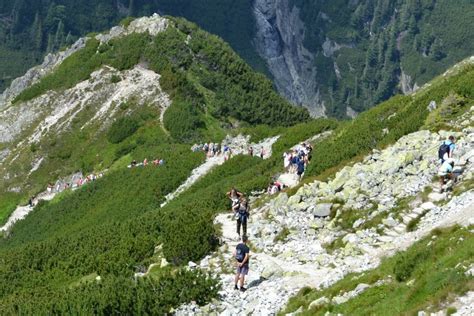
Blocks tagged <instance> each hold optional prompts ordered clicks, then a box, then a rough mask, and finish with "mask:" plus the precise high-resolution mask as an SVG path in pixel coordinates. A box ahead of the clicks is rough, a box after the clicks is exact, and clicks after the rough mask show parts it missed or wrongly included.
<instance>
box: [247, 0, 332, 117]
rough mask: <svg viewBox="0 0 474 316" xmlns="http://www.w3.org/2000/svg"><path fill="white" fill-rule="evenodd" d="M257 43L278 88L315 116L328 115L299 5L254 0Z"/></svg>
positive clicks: (270, 0)
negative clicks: (306, 44)
mask: <svg viewBox="0 0 474 316" xmlns="http://www.w3.org/2000/svg"><path fill="white" fill-rule="evenodd" d="M253 11H254V16H255V21H256V25H257V33H256V38H255V46H256V48H257V51H258V53H259V54H260V56H262V58H264V60H266V62H267V65H268V68H269V70H270V72H271V73H272V75H273V77H274V79H275V80H274V81H275V84H276V86H277V88H278V90H279V91H280V92H281V93H282V94H283V95H284V96H286V97H287V98H288V99H289V100H290V101H292V102H293V103H295V104H299V105H304V106H306V107H307V108H308V109H309V111H310V113H311V114H312V115H313V116H324V115H325V108H324V103H323V102H322V100H321V98H320V94H319V91H318V87H317V84H316V81H315V78H316V69H315V68H314V67H313V64H314V56H313V54H311V53H310V52H309V51H308V50H307V49H306V48H305V47H304V45H303V40H304V34H305V26H304V24H303V22H302V21H301V19H300V12H299V9H298V8H297V7H295V6H291V7H290V3H289V1H287V0H257V1H255V2H254V7H253Z"/></svg>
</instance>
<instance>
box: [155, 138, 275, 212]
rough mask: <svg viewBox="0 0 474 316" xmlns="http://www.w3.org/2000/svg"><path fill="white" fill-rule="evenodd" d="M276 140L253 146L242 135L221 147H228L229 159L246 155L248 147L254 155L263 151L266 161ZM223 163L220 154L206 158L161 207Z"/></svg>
mask: <svg viewBox="0 0 474 316" xmlns="http://www.w3.org/2000/svg"><path fill="white" fill-rule="evenodd" d="M278 138H279V136H275V137H270V138H266V139H264V140H262V141H261V142H259V143H257V144H253V143H249V137H244V136H242V135H239V136H237V137H230V136H228V137H226V139H225V140H224V141H223V143H222V147H223V146H224V145H227V146H229V148H230V149H231V152H232V155H231V158H232V157H233V156H235V155H242V154H248V148H249V147H253V148H254V153H259V152H260V151H261V150H262V149H263V151H264V152H265V155H264V157H263V159H267V158H269V157H271V155H272V146H273V144H274V143H275V142H276V141H277V140H278ZM224 162H225V157H224V155H222V154H221V155H218V156H215V157H209V158H207V159H206V161H205V162H204V163H203V164H202V165H200V166H199V167H197V168H196V169H194V170H193V171H192V172H191V175H190V176H189V177H188V178H187V179H186V181H185V182H184V183H183V184H181V185H180V186H179V187H178V188H177V189H176V190H175V191H174V192H172V193H170V194H168V195H167V196H166V201H165V202H163V203H162V204H161V207H163V206H165V205H166V204H168V203H169V201H171V200H173V199H175V198H176V197H177V196H179V195H180V194H181V193H183V192H184V191H186V190H187V189H188V188H190V187H191V186H192V185H193V184H194V183H196V181H198V180H199V179H200V178H201V177H203V176H205V175H206V174H208V173H209V172H210V171H211V170H212V169H213V168H214V167H217V166H220V165H222V164H223V163H224Z"/></svg>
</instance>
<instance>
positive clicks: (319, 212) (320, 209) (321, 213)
mask: <svg viewBox="0 0 474 316" xmlns="http://www.w3.org/2000/svg"><path fill="white" fill-rule="evenodd" d="M331 207H332V204H331V203H322V204H318V205H316V206H315V208H314V209H313V215H314V216H315V217H326V216H329V214H331Z"/></svg>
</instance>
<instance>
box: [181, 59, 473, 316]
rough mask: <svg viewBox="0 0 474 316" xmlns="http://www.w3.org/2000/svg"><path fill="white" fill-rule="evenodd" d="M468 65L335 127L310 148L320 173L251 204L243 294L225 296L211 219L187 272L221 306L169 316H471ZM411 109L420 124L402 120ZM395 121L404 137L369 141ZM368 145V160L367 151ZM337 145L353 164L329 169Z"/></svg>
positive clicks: (228, 223) (222, 223)
mask: <svg viewBox="0 0 474 316" xmlns="http://www.w3.org/2000/svg"><path fill="white" fill-rule="evenodd" d="M473 61H474V59H473V58H471V59H470V60H468V61H466V62H465V63H463V64H462V65H459V66H457V67H456V68H455V69H453V70H452V71H450V72H449V73H447V74H445V75H444V76H442V77H440V78H438V79H437V80H436V81H434V82H432V83H431V84H430V85H429V86H426V87H424V88H422V90H421V91H419V92H417V93H416V94H414V95H413V96H411V97H406V98H395V99H393V100H390V101H389V102H388V103H386V104H382V105H379V106H377V107H375V108H374V109H371V110H370V111H368V112H366V113H364V114H363V115H361V116H359V117H358V118H357V119H355V120H354V121H353V122H351V123H350V124H347V125H345V126H344V125H342V126H340V127H339V128H338V129H336V130H334V132H333V133H332V136H330V137H329V138H327V139H323V140H321V141H320V142H318V143H316V144H315V148H316V153H315V154H314V158H313V160H312V162H311V164H310V170H311V168H316V169H312V170H313V172H314V170H318V169H319V165H320V162H321V160H319V159H320V158H323V157H324V158H325V159H327V158H328V156H326V155H325V153H324V151H325V150H327V151H329V153H330V154H328V155H329V156H330V157H335V159H332V160H331V161H329V162H327V165H324V166H322V167H321V169H319V171H318V172H317V173H319V177H318V178H316V179H315V178H309V179H307V180H305V181H304V182H306V183H305V184H303V185H300V186H299V187H297V188H296V189H291V190H289V191H287V192H282V193H279V194H277V196H276V197H267V196H264V197H261V198H260V199H259V200H258V201H257V202H256V203H254V208H252V212H251V222H250V224H249V239H250V244H251V259H250V274H249V277H248V280H247V285H248V290H247V291H246V292H245V293H240V292H239V291H235V290H234V288H233V277H234V276H233V273H234V271H233V266H232V263H233V262H234V260H235V259H234V258H233V256H232V250H233V249H234V247H235V246H236V244H237V241H236V232H235V219H233V217H232V216H231V215H230V214H228V213H222V214H219V215H218V216H217V217H216V218H215V223H216V225H218V226H219V227H221V231H222V239H223V243H222V245H221V248H219V249H218V250H217V251H216V252H215V253H213V254H211V255H209V256H207V257H205V258H204V259H203V260H201V261H200V263H199V265H198V266H199V268H200V269H201V270H203V271H209V272H212V273H216V274H217V276H219V277H220V279H221V281H222V283H223V284H224V286H223V289H222V290H221V292H220V293H221V300H220V301H219V302H213V303H212V304H208V305H205V306H201V307H200V306H196V305H195V304H191V305H184V306H181V307H180V308H179V309H178V311H177V315H189V314H196V315H200V314H208V313H213V312H215V313H217V314H222V315H228V314H231V315H233V314H252V315H273V314H276V313H278V312H279V311H280V314H281V315H300V314H301V315H327V313H328V312H329V313H331V314H332V313H339V314H344V315H367V314H374V315H400V314H416V313H417V312H419V311H420V312H423V311H425V312H439V313H440V314H444V313H453V312H454V311H456V310H458V312H459V314H458V315H471V314H472V311H473V310H472V306H473V295H472V293H473V292H474V287H473V277H474V274H473V272H472V271H473V265H474V261H473V258H474V256H473V251H472V246H473V245H474V239H473V236H474V235H473V227H474V226H473V224H474V188H473V179H474V178H473V177H474V129H473V127H474V90H472V88H471V87H472V82H474V68H473ZM428 96H429V97H433V99H430V98H429V97H428ZM425 97H428V100H431V101H429V102H426V100H427V99H425ZM438 98H440V99H439V100H440V101H437V100H438ZM435 100H436V101H435ZM393 103H397V104H398V108H397V110H396V111H394V112H387V108H386V106H387V104H392V105H393ZM430 103H431V105H432V106H431V111H430V110H428V106H429V104H430ZM435 103H436V104H437V106H436V109H434V108H435V107H434V106H433V104H435ZM392 108H393V107H392ZM413 108H416V112H418V113H419V115H417V116H414V115H413V112H411V111H412V110H413ZM407 113H411V114H409V117H410V119H408V117H406V116H405V114H407ZM397 116H400V119H401V120H403V121H405V124H406V125H399V126H400V127H401V129H400V132H401V133H405V134H406V135H405V136H403V137H400V136H395V138H392V139H391V140H389V139H383V138H382V139H380V138H377V136H376V135H377V134H378V133H379V132H382V134H385V135H389V134H390V131H391V130H392V129H394V128H397V127H396V126H394V125H392V124H393V123H394V122H393V121H392V120H394V119H395V118H396V117H397ZM391 121H392V122H391ZM371 123H374V124H375V125H371ZM403 126H405V127H403ZM419 129H420V130H419ZM440 129H447V130H440ZM364 130H366V133H364V132H363V131H364ZM410 130H411V131H410ZM349 131H351V132H352V133H349ZM370 135H374V136H373V137H371V136H370ZM399 135H400V134H399ZM449 135H455V136H456V137H457V148H456V151H455V169H454V170H455V171H454V172H455V174H456V177H457V182H456V183H453V182H451V183H448V184H447V185H445V186H443V189H444V192H441V193H440V189H441V187H440V184H439V179H438V176H437V172H438V168H439V162H438V155H437V150H438V147H439V144H440V143H441V142H442V141H443V140H445V139H446V138H447V137H448V136H449ZM392 136H393V135H392ZM366 137H368V138H366ZM389 138H390V136H389ZM338 139H339V140H338ZM342 140H344V143H343V142H342ZM358 140H360V141H358ZM366 142H368V144H366ZM330 144H333V146H334V147H330V146H329V145H330ZM352 144H354V145H353V146H352ZM372 146H374V147H373V148H374V149H373V150H369V149H368V148H367V147H369V148H370V147H372ZM347 147H349V149H348V150H349V151H351V150H358V153H359V156H357V154H354V156H353V160H352V161H345V162H344V163H342V164H340V165H338V166H337V164H338V159H337V155H338V154H339V153H343V152H345V149H346V148H347ZM318 162H319V163H318ZM334 167H335V168H334ZM328 168H329V169H328ZM292 296H293V297H292ZM290 297H292V298H291V299H290V300H289V301H288V299H289V298H290Z"/></svg>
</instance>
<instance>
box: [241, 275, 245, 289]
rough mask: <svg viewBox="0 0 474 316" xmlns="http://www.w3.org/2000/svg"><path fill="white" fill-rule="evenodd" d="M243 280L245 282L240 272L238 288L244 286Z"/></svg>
mask: <svg viewBox="0 0 474 316" xmlns="http://www.w3.org/2000/svg"><path fill="white" fill-rule="evenodd" d="M244 282H245V275H243V274H241V275H240V288H243V287H244Z"/></svg>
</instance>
